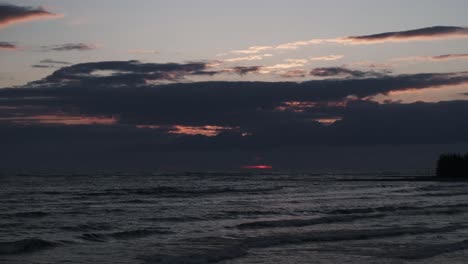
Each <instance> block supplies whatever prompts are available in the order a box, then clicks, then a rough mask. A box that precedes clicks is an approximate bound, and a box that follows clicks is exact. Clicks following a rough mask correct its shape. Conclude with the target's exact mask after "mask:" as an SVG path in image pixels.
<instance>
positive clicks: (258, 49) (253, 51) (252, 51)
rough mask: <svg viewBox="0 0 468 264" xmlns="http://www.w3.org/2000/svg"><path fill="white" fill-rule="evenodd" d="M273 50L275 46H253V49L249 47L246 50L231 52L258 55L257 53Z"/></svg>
mask: <svg viewBox="0 0 468 264" xmlns="http://www.w3.org/2000/svg"><path fill="white" fill-rule="evenodd" d="M271 48H273V46H252V47H249V48H247V49H245V50H233V51H230V53H233V54H256V53H259V52H261V51H264V50H269V49H271Z"/></svg>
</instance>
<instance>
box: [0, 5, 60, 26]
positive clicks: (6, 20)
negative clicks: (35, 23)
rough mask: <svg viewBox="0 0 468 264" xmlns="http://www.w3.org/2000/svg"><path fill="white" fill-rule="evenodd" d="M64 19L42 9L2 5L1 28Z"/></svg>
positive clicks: (0, 9)
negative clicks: (38, 20) (36, 21)
mask: <svg viewBox="0 0 468 264" xmlns="http://www.w3.org/2000/svg"><path fill="white" fill-rule="evenodd" d="M59 17H63V15H61V14H54V13H51V12H49V11H47V10H45V9H44V8H42V7H37V8H35V7H29V6H16V5H10V4H0V27H7V26H10V25H12V24H15V23H20V22H27V21H32V20H37V19H50V18H59Z"/></svg>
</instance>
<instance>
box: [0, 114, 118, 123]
mask: <svg viewBox="0 0 468 264" xmlns="http://www.w3.org/2000/svg"><path fill="white" fill-rule="evenodd" d="M0 121H9V122H12V123H17V124H54V125H113V124H116V123H117V122H118V120H117V118H115V117H105V116H84V115H66V114H54V115H52V114H51V115H33V116H20V117H0Z"/></svg>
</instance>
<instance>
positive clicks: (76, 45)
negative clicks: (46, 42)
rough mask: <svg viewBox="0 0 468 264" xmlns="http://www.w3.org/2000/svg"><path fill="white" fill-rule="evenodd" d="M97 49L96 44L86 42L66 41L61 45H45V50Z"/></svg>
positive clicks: (43, 48)
mask: <svg viewBox="0 0 468 264" xmlns="http://www.w3.org/2000/svg"><path fill="white" fill-rule="evenodd" d="M93 49H96V46H94V45H90V44H85V43H66V44H61V45H54V46H43V47H42V50H43V51H72V50H77V51H88V50H93Z"/></svg>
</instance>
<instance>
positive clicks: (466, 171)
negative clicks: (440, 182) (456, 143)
mask: <svg viewBox="0 0 468 264" xmlns="http://www.w3.org/2000/svg"><path fill="white" fill-rule="evenodd" d="M436 174H437V177H443V178H465V179H468V154H465V155H463V154H454V153H451V154H442V155H440V157H439V160H438V162H437V169H436Z"/></svg>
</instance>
